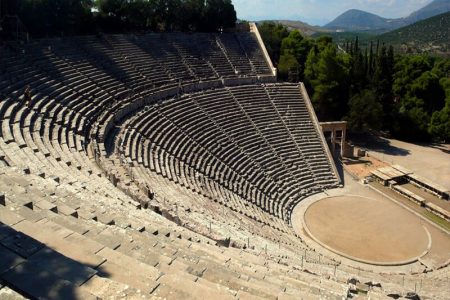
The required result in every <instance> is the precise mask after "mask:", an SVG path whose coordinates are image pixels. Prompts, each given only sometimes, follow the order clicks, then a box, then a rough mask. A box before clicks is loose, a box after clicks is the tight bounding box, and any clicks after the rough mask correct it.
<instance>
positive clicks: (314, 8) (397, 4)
mask: <svg viewBox="0 0 450 300" xmlns="http://www.w3.org/2000/svg"><path fill="white" fill-rule="evenodd" d="M232 1H233V4H234V7H235V9H236V12H237V15H238V18H239V19H244V20H249V21H260V20H269V19H278V20H280V19H283V20H299V21H303V22H307V23H309V24H311V25H325V24H326V23H328V22H330V21H332V20H333V19H334V18H336V17H337V16H339V15H340V14H341V13H343V12H345V11H346V10H348V9H352V8H354V9H361V10H365V11H368V12H371V13H374V14H377V15H379V16H381V17H385V18H401V17H406V16H408V15H409V14H410V13H412V12H413V11H416V10H418V9H420V8H422V7H423V6H425V5H427V4H428V3H430V2H431V1H432V0H232Z"/></svg>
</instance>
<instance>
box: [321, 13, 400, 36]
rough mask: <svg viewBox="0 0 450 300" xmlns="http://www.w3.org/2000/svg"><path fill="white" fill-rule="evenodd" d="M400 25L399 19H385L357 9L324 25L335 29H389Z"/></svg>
mask: <svg viewBox="0 0 450 300" xmlns="http://www.w3.org/2000/svg"><path fill="white" fill-rule="evenodd" d="M401 25H402V20H401V19H386V18H382V17H380V16H377V15H375V14H372V13H368V12H365V11H362V10H358V9H350V10H347V11H346V12H345V13H343V14H342V15H340V16H339V17H337V18H336V19H334V20H333V21H332V22H330V23H328V24H327V25H325V26H324V28H327V29H332V30H337V31H340V30H341V31H373V30H389V29H393V28H395V27H399V26H401Z"/></svg>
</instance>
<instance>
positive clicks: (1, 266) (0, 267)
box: [0, 245, 25, 274]
mask: <svg viewBox="0 0 450 300" xmlns="http://www.w3.org/2000/svg"><path fill="white" fill-rule="evenodd" d="M0 257H1V259H0V274H1V273H4V272H6V271H8V270H10V269H12V268H14V267H15V266H17V265H18V264H21V263H23V262H24V261H25V260H24V259H23V258H22V257H20V256H19V255H17V254H16V253H14V252H13V251H11V250H9V249H7V248H5V247H3V246H2V245H0Z"/></svg>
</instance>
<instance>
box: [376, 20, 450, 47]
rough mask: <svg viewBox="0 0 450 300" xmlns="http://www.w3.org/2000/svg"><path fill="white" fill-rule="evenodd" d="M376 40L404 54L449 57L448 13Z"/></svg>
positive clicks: (449, 21)
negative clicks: (433, 54)
mask: <svg viewBox="0 0 450 300" xmlns="http://www.w3.org/2000/svg"><path fill="white" fill-rule="evenodd" d="M378 38H379V39H380V41H382V42H385V43H387V44H391V45H393V46H394V47H395V48H396V49H398V50H399V51H402V52H406V53H437V54H442V55H450V12H448V13H445V14H441V15H438V16H434V17H432V18H429V19H426V20H423V21H420V22H417V23H414V24H412V25H409V26H406V27H402V28H400V29H397V30H394V31H391V32H388V33H385V34H383V35H380V36H379V37H378Z"/></svg>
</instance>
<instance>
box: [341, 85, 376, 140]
mask: <svg viewBox="0 0 450 300" xmlns="http://www.w3.org/2000/svg"><path fill="white" fill-rule="evenodd" d="M348 106H349V111H348V114H347V117H346V118H345V119H346V120H347V121H348V126H349V129H351V130H353V131H356V132H366V131H369V129H374V130H379V129H381V124H382V121H383V120H382V117H383V107H382V105H381V103H380V102H379V101H378V99H377V97H376V95H375V93H374V92H373V91H372V90H363V91H362V92H361V93H358V94H356V95H354V96H353V97H352V98H350V101H349V104H348Z"/></svg>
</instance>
